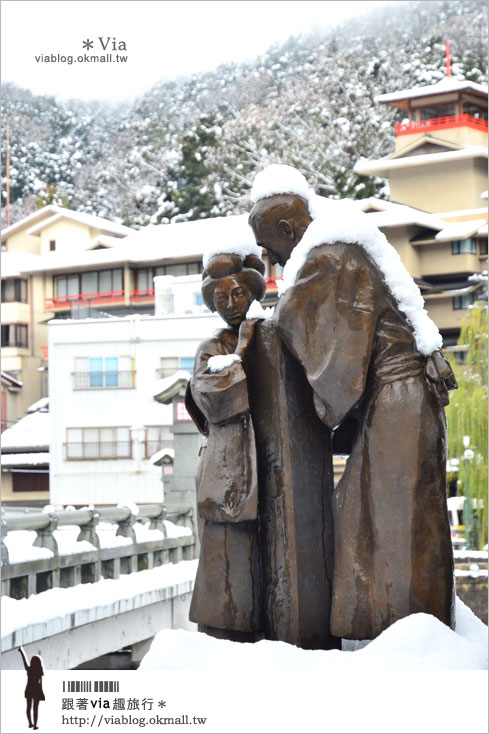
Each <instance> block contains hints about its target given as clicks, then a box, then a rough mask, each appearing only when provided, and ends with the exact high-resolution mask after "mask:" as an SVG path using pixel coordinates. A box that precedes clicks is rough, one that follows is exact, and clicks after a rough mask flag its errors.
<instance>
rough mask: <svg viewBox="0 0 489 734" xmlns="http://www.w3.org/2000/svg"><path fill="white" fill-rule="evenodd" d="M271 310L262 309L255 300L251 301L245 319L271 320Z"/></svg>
mask: <svg viewBox="0 0 489 734" xmlns="http://www.w3.org/2000/svg"><path fill="white" fill-rule="evenodd" d="M273 311H274V309H273V308H263V306H262V305H261V303H260V301H257V300H256V299H255V300H254V301H252V303H251V305H250V307H249V309H248V311H247V313H246V318H247V319H265V320H267V319H271V318H272V316H273Z"/></svg>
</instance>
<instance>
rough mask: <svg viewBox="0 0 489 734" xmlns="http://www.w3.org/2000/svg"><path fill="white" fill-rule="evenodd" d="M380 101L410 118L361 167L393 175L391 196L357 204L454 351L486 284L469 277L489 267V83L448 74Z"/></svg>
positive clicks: (357, 168) (366, 171)
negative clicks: (386, 151) (386, 148)
mask: <svg viewBox="0 0 489 734" xmlns="http://www.w3.org/2000/svg"><path fill="white" fill-rule="evenodd" d="M376 101H377V102H378V103H380V104H389V105H392V106H394V107H396V108H398V109H401V110H403V111H404V112H405V113H406V115H407V117H406V119H405V120H404V121H403V122H401V123H399V124H398V125H396V145H395V150H394V151H393V152H392V153H391V154H390V155H388V156H386V157H385V158H382V159H380V160H376V161H365V160H361V161H359V162H358V163H357V164H356V166H355V171H356V172H357V173H359V174H362V175H374V176H380V177H383V178H386V179H388V181H389V186H390V201H389V202H384V201H380V200H378V199H375V198H372V199H368V200H364V201H361V202H359V205H360V206H361V208H362V209H363V211H365V212H366V213H367V214H369V216H371V217H373V218H374V223H375V224H376V225H377V226H378V227H379V228H380V229H381V230H382V231H383V232H384V233H385V234H386V236H387V238H388V239H389V241H390V242H391V243H392V244H393V245H394V247H395V248H396V249H397V251H398V252H399V254H400V256H401V258H402V260H403V262H404V264H405V266H406V267H407V269H408V270H409V272H410V273H411V275H412V276H413V277H414V279H415V280H416V282H417V283H418V285H419V286H420V289H421V293H422V295H423V297H424V299H425V302H426V308H427V310H428V313H429V314H430V316H431V318H432V319H433V321H434V322H435V323H436V324H437V326H438V328H439V329H440V331H441V333H442V336H443V340H444V347H445V348H448V349H454V348H455V345H456V342H457V339H458V336H459V333H460V324H461V321H462V319H463V318H464V317H465V316H466V315H467V314H468V309H469V307H470V306H471V304H472V303H473V302H474V300H476V298H477V297H478V293H479V292H480V291H481V287H482V286H481V283H478V282H475V281H473V280H470V277H471V276H472V275H473V274H474V273H477V272H480V271H481V270H485V269H486V267H487V266H486V263H487V207H486V206H485V204H486V199H487V88H486V87H483V86H482V85H480V84H474V83H473V82H467V81H457V80H454V79H453V78H452V77H446V78H445V79H443V80H442V81H440V82H438V83H437V84H432V85H429V86H426V87H416V88H414V89H406V90H401V91H399V92H394V93H392V94H383V95H379V96H378V97H377V98H376Z"/></svg>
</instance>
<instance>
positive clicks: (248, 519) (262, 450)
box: [186, 253, 340, 649]
mask: <svg viewBox="0 0 489 734" xmlns="http://www.w3.org/2000/svg"><path fill="white" fill-rule="evenodd" d="M263 270H264V265H263V262H262V261H261V260H260V259H259V258H257V257H254V256H252V255H251V256H250V255H248V256H247V257H244V256H240V255H232V254H231V255H230V254H224V253H223V254H219V255H216V256H214V257H212V258H211V259H210V260H209V262H208V263H207V264H206V267H205V270H204V273H203V285H202V293H203V297H204V301H205V303H206V305H207V306H208V308H209V309H210V310H211V311H217V312H218V313H219V314H220V316H221V317H222V318H223V319H224V321H225V322H226V323H227V325H228V326H227V328H224V329H220V330H219V331H217V332H216V333H215V334H214V335H213V337H212V338H211V339H207V340H205V341H204V342H202V344H201V345H200V346H199V349H198V352H197V355H196V360H195V367H194V374H193V377H192V379H191V381H190V383H189V387H188V389H187V396H186V405H187V409H188V411H189V413H190V414H191V415H192V417H193V419H194V421H195V423H196V424H197V426H198V427H199V429H200V430H201V432H202V433H203V434H204V435H205V436H206V439H205V441H204V444H203V448H202V451H201V458H200V464H199V471H198V476H197V481H196V484H197V493H198V494H197V502H198V513H199V525H200V528H199V530H200V534H201V539H202V540H201V542H202V548H201V554H200V559H199V567H198V571H197V577H196V582H195V588H194V593H193V597H192V603H191V609H190V619H191V620H192V621H194V622H198V624H199V630H201V631H203V632H206V633H207V634H210V635H213V636H215V637H220V638H226V639H231V640H236V641H242V642H245V641H254V640H257V639H261V638H266V639H271V640H282V641H285V642H289V643H292V644H295V645H298V646H300V647H304V648H312V649H330V648H338V647H339V646H340V640H338V639H336V638H334V637H332V635H331V633H330V629H329V615H330V608H331V588H332V576H333V526H332V517H331V492H332V488H333V481H332V476H333V475H332V462H331V432H330V430H329V429H328V428H327V427H326V426H325V425H324V424H323V423H322V422H321V421H320V420H319V418H318V416H317V415H316V412H315V409H314V404H313V393H312V390H311V388H310V386H309V384H308V383H307V380H306V379H305V376H304V374H303V371H302V370H301V367H300V365H299V364H298V363H297V362H296V360H294V359H293V358H292V357H291V356H290V355H289V354H288V352H287V350H286V349H285V348H284V346H283V343H282V341H281V339H280V337H279V335H278V333H277V330H276V328H275V325H274V324H273V323H272V322H271V321H263V320H260V321H257V320H254V319H251V320H250V319H245V317H246V314H247V311H248V308H249V306H250V303H251V301H252V300H253V299H254V298H255V299H258V300H260V299H261V298H262V297H263V295H264V293H265V281H264V279H263V277H262V275H261V273H262V272H263ZM214 370H216V371H214Z"/></svg>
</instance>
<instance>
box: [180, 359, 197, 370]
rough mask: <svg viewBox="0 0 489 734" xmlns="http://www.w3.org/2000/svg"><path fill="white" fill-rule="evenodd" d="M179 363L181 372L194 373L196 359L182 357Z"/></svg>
mask: <svg viewBox="0 0 489 734" xmlns="http://www.w3.org/2000/svg"><path fill="white" fill-rule="evenodd" d="M178 361H179V365H178V366H179V368H180V369H181V370H187V372H193V371H194V362H195V359H194V357H180V359H179V360H178Z"/></svg>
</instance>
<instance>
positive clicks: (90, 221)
mask: <svg viewBox="0 0 489 734" xmlns="http://www.w3.org/2000/svg"><path fill="white" fill-rule="evenodd" d="M49 215H51V216H49ZM61 219H71V220H73V221H74V222H79V223H80V224H85V225H87V226H88V227H92V228H93V229H100V230H102V231H104V232H112V233H113V234H117V235H121V236H126V235H129V234H131V232H134V230H133V229H131V228H130V227H126V226H124V225H123V224H117V222H111V221H110V219H104V218H103V217H97V216H96V215H95V214H84V213H82V212H76V211H73V210H72V209H65V208H64V207H62V206H56V205H55V204H49V205H48V206H45V207H43V208H42V209H39V210H38V211H37V212H33V213H32V214H29V215H28V216H27V217H24V218H23V219H19V221H18V222H15V223H14V224H11V225H10V227H7V228H6V229H4V230H2V240H3V239H4V238H6V237H8V236H9V235H11V234H14V232H17V231H18V230H20V229H23V228H24V227H26V226H27V225H29V224H31V225H34V226H32V227H31V228H30V229H29V234H39V232H40V231H41V230H42V229H44V227H47V226H49V225H50V224H53V223H54V222H55V221H58V220H61ZM40 220H41V221H40ZM36 222H37V224H34V223H36Z"/></svg>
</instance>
